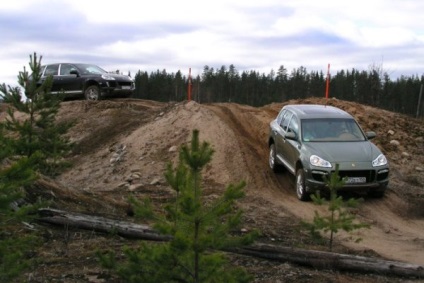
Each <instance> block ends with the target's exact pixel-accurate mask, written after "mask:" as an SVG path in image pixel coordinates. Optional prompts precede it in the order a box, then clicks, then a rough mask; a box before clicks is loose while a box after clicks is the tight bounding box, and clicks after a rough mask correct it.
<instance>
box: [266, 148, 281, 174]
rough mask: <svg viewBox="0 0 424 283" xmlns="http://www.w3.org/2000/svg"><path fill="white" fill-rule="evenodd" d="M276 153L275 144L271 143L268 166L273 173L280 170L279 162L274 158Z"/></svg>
mask: <svg viewBox="0 0 424 283" xmlns="http://www.w3.org/2000/svg"><path fill="white" fill-rule="evenodd" d="M276 156H277V153H276V151H275V144H273V143H272V144H271V145H270V146H269V159H268V162H269V168H271V170H272V171H273V172H274V173H278V172H281V171H282V166H281V165H280V164H278V163H277V159H276Z"/></svg>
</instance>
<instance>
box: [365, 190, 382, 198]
mask: <svg viewBox="0 0 424 283" xmlns="http://www.w3.org/2000/svg"><path fill="white" fill-rule="evenodd" d="M385 193H386V187H384V189H383V190H381V189H380V190H378V191H374V190H371V191H369V192H368V196H370V197H372V198H382V197H384V194H385Z"/></svg>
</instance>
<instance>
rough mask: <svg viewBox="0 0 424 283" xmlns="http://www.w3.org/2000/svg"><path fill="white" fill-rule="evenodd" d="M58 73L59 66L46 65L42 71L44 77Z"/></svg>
mask: <svg viewBox="0 0 424 283" xmlns="http://www.w3.org/2000/svg"><path fill="white" fill-rule="evenodd" d="M58 71H59V64H53V65H48V66H47V67H46V70H45V71H44V76H56V75H57V73H58Z"/></svg>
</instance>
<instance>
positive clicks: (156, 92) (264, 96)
mask: <svg viewBox="0 0 424 283" xmlns="http://www.w3.org/2000/svg"><path fill="white" fill-rule="evenodd" d="M134 80H135V84H136V91H135V94H134V98H140V99H149V100H156V101H164V102H166V101H182V100H185V99H187V98H188V86H189V85H190V86H191V91H190V98H191V99H192V100H195V101H197V102H199V103H217V102H234V103H239V104H246V105H251V106H254V107H260V106H263V105H266V104H270V103H273V102H284V101H287V100H290V99H300V98H307V97H320V96H322V97H324V96H325V95H326V83H327V74H324V73H323V72H322V71H319V72H318V71H308V70H307V69H306V68H305V67H302V66H301V67H299V68H297V69H293V70H292V71H291V72H289V71H288V70H287V69H286V68H285V67H284V66H280V68H279V69H278V71H277V72H275V71H274V70H271V71H270V72H269V73H268V74H265V73H259V72H257V71H253V70H252V71H242V72H239V71H238V70H237V69H236V67H235V66H234V65H230V66H229V67H226V66H221V68H219V69H214V68H212V67H209V66H204V68H203V72H202V74H201V75H197V76H195V77H193V78H189V77H188V76H186V75H183V73H182V72H181V71H178V72H176V73H168V72H167V71H166V70H162V71H160V70H157V71H156V72H151V73H150V74H149V73H148V72H145V71H144V72H143V71H138V72H137V73H136V74H135V76H134ZM423 82H424V75H422V76H421V77H419V76H418V75H414V76H410V77H408V76H401V77H399V78H396V79H391V78H390V75H389V74H388V73H387V72H385V71H383V69H382V67H380V66H377V65H372V66H370V67H369V70H362V71H361V70H356V69H352V70H341V71H337V73H336V74H335V75H333V76H331V77H330V78H329V97H333V98H337V99H341V100H348V101H354V102H358V103H361V104H366V105H370V106H373V107H378V108H382V109H386V110H389V111H393V112H398V113H402V114H406V115H409V116H412V117H423V116H424V114H423V107H422V105H423V104H424V103H423V102H422V100H423V99H420V97H421V96H422V95H420V92H422V85H423Z"/></svg>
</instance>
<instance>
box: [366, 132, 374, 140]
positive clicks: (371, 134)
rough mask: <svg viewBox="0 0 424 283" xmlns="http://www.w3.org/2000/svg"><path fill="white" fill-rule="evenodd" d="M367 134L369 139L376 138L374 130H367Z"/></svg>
mask: <svg viewBox="0 0 424 283" xmlns="http://www.w3.org/2000/svg"><path fill="white" fill-rule="evenodd" d="M365 136H366V137H367V139H369V140H370V139H373V138H375V137H376V133H375V132H373V131H369V132H366V133H365Z"/></svg>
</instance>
